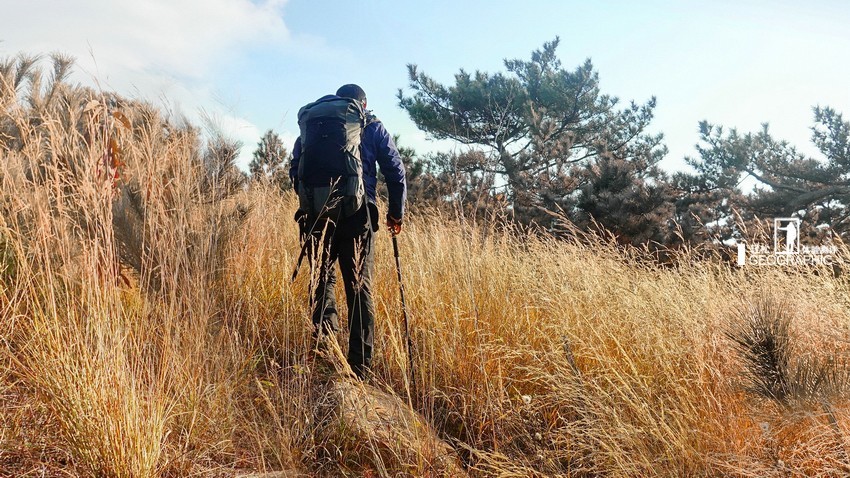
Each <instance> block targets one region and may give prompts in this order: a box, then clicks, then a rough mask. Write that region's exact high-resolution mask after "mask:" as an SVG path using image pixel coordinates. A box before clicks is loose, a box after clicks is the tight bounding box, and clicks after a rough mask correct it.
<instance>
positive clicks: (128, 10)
mask: <svg viewBox="0 0 850 478" xmlns="http://www.w3.org/2000/svg"><path fill="white" fill-rule="evenodd" d="M285 1H286V0H256V1H251V0H144V1H127V0H86V1H84V2H71V1H56V0H28V1H25V2H15V3H14V5H13V6H6V7H5V8H4V15H3V16H2V17H0V41H2V42H0V56H8V55H15V54H17V53H19V52H28V53H38V54H43V53H49V52H53V51H59V52H62V53H68V54H70V55H72V56H74V57H76V59H77V63H76V64H77V67H76V68H75V70H76V71H77V73H76V76H75V77H74V79H75V80H76V81H81V82H83V83H86V84H92V83H98V84H100V85H101V86H102V87H103V88H104V89H109V90H115V91H117V92H119V93H122V94H124V95H128V96H133V97H137V98H143V99H147V100H150V101H153V102H154V103H157V104H159V105H160V106H164V107H166V108H169V109H173V108H176V109H177V110H179V111H183V112H185V114H186V115H187V116H188V117H189V118H190V119H191V120H193V121H197V120H199V119H200V111H201V109H204V110H206V111H207V112H208V113H209V114H210V115H211V116H213V117H219V118H229V119H227V120H226V121H223V122H222V124H221V127H222V130H223V131H224V132H225V133H227V134H229V135H230V136H232V137H234V138H239V139H242V140H243V142H245V143H246V146H253V143H255V142H256V139H253V138H252V139H251V140H250V141H249V140H248V139H249V136H250V135H254V134H256V135H257V136H258V132H257V128H256V127H255V126H253V125H251V124H250V122H248V121H247V120H245V119H244V118H239V116H238V112H234V111H233V110H232V108H228V107H226V106H225V105H221V104H220V102H219V101H218V100H217V97H216V95H215V93H214V92H215V86H214V84H213V81H212V80H211V77H212V76H213V73H214V72H215V70H216V68H221V67H222V66H223V65H227V64H228V62H229V61H231V60H233V59H234V58H237V57H238V55H239V54H240V53H242V52H244V51H245V50H247V49H250V48H254V47H257V48H259V47H263V46H268V45H276V44H277V45H284V44H286V43H287V42H288V41H289V39H290V34H289V31H288V29H287V28H286V25H285V23H284V21H283V18H282V14H281V11H282V7H283V5H284V3H285ZM229 128H234V130H232V131H231V130H230V129H229ZM245 149H251V148H248V147H246V148H245ZM249 156H250V152H248V153H247V154H245V152H244V151H243V157H249Z"/></svg>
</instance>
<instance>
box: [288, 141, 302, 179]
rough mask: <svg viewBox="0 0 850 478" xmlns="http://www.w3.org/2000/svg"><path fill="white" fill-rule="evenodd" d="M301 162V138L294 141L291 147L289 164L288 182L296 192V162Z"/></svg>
mask: <svg viewBox="0 0 850 478" xmlns="http://www.w3.org/2000/svg"><path fill="white" fill-rule="evenodd" d="M299 161H301V137H300V136H299V137H298V138H297V139H296V140H295V145H294V146H293V147H292V161H290V163H289V180H290V181H291V182H292V188H293V189H295V190H296V191H298V162H299Z"/></svg>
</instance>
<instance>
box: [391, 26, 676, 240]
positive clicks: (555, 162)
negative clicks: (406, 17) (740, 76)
mask: <svg viewBox="0 0 850 478" xmlns="http://www.w3.org/2000/svg"><path fill="white" fill-rule="evenodd" d="M558 43H559V40H558V39H557V38H556V39H555V40H554V41H552V42H548V43H546V44H544V45H543V48H542V49H541V50H537V51H535V52H533V53H532V55H531V60H530V61H525V60H506V61H505V67H506V69H507V72H504V73H503V72H499V73H494V74H490V73H486V72H480V71H476V72H475V73H474V74H470V73H468V72H466V71H464V70H461V71H460V72H459V73H457V74H456V75H455V83H454V85H451V86H444V85H442V84H440V83H438V82H436V81H435V80H434V79H432V78H430V77H429V76H427V75H426V74H424V73H422V72H420V71H419V69H418V68H417V67H416V66H415V65H409V66H408V73H409V79H410V88H411V89H412V90H413V94H412V96H406V95H405V94H404V93H403V92H402V91H399V93H398V98H399V104H400V106H401V107H402V108H404V109H405V110H406V111H407V112H408V114H409V115H410V117H411V118H412V119H413V121H414V122H415V123H416V125H417V126H418V127H419V128H420V129H422V130H424V131H426V132H427V133H429V134H430V135H431V136H433V137H434V138H437V139H451V140H455V141H457V142H459V143H461V144H464V145H468V146H469V147H470V151H469V152H467V153H465V154H463V155H458V156H455V157H454V158H452V159H453V160H452V161H447V162H444V163H445V164H444V166H450V167H452V168H454V170H453V171H446V170H444V171H443V173H444V174H446V175H451V174H453V173H454V174H456V175H458V173H459V175H458V176H456V177H458V178H459V179H460V181H458V184H459V185H461V186H462V185H464V184H470V185H471V186H472V187H474V188H480V187H482V185H483V186H484V187H486V188H489V191H488V194H490V195H491V196H494V197H495V196H497V195H498V194H500V193H506V195H507V199H508V201H509V203H510V208H511V210H512V212H513V214H514V216H515V217H516V218H517V219H519V220H521V221H523V222H526V223H531V222H535V223H537V224H541V225H547V226H548V225H551V224H552V222H553V221H554V219H553V216H552V215H551V214H548V213H547V212H557V213H562V214H564V215H566V218H567V219H568V220H571V221H574V222H578V223H580V225H581V226H583V227H590V226H591V225H592V223H593V222H594V221H597V222H599V223H602V224H605V225H606V226H607V227H608V228H610V229H611V230H612V232H614V233H615V234H622V236H623V238H626V239H627V241H626V242H635V241H636V242H644V241H650V240H651V241H656V242H665V241H667V240H668V239H669V233H670V231H671V230H672V229H671V228H670V227H669V225H668V224H667V222H668V220H669V219H672V210H671V209H670V205H669V204H668V203H670V202H672V201H673V198H671V197H666V195H667V194H669V193H672V189H671V188H669V187H667V186H666V183H667V178H666V176H665V175H664V174H663V173H662V172H661V170H660V169H659V168H658V167H657V166H656V165H657V163H658V161H659V160H660V159H661V158H662V157H663V156H664V154H666V147H664V146H663V144H662V142H661V141H662V136H661V135H649V134H647V133H646V128H647V126H648V125H649V122H650V120H651V119H652V116H653V109H654V108H655V98H652V99H650V100H649V101H648V102H647V103H645V104H643V105H638V104H636V103H634V102H632V103H631V104H630V105H628V106H626V107H624V108H622V109H621V108H620V107H619V100H618V99H617V98H616V97H612V96H608V95H604V94H602V93H601V92H600V90H599V76H598V73H597V72H596V71H595V70H594V69H593V65H592V64H591V62H590V60H587V61H586V62H585V63H584V64H582V65H580V66H578V67H577V68H575V69H574V70H572V71H569V70H566V69H564V68H563V67H562V66H561V62H560V60H558V58H557V56H556V54H555V51H556V49H557V46H558ZM442 159H446V158H445V157H444V158H442ZM614 170H616V171H617V172H616V174H614V175H612V174H609V173H611V172H612V171H614ZM602 171H606V172H605V173H602ZM615 176H616V178H617V179H616V182H611V183H605V182H606V181H609V180H612V179H613V178H614V177H615ZM602 191H605V193H604V195H606V196H610V195H615V196H623V197H617V198H609V199H611V200H608V199H606V201H607V205H606V206H605V207H598V205H597V204H596V201H597V200H600V199H601V197H600V196H599V195H600V194H602ZM471 192H473V190H471V189H468V190H466V191H458V192H457V193H456V195H455V196H458V195H460V196H462V195H464V194H467V193H471ZM472 196H473V197H474V199H475V201H476V202H477V203H480V202H481V201H480V199H481V197H480V195H479V194H473V195H472ZM612 208H614V209H612ZM616 208H620V209H616ZM632 214H634V215H639V216H640V217H641V218H642V219H641V221H643V222H641V224H642V225H641V226H640V227H642V228H645V230H641V231H637V230H635V228H636V227H638V226H637V223H636V222H635V221H634V220H632V219H627V216H628V215H632ZM652 221H655V222H653V223H652V224H650V223H649V222H652Z"/></svg>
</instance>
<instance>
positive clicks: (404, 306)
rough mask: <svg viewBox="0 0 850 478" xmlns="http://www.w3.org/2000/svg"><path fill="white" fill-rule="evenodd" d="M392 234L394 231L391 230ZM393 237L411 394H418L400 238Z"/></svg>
mask: <svg viewBox="0 0 850 478" xmlns="http://www.w3.org/2000/svg"><path fill="white" fill-rule="evenodd" d="M391 234H392V232H391ZM392 238H393V255H395V270H396V274H397V275H398V288H399V292H400V294H401V315H402V316H403V317H404V337H405V339H406V340H407V361H408V367H409V368H410V388H411V395H416V382H414V381H413V378H414V373H413V344H412V343H411V341H410V329H409V327H408V324H407V304H405V301H404V282H402V280H401V259H399V257H398V238H397V237H396V235H395V234H392Z"/></svg>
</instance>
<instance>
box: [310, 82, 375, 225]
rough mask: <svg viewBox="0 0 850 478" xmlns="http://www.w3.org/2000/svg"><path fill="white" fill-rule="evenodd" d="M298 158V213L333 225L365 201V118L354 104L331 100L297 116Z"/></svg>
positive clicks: (358, 208)
mask: <svg viewBox="0 0 850 478" xmlns="http://www.w3.org/2000/svg"><path fill="white" fill-rule="evenodd" d="M298 127H299V128H300V130H301V157H300V161H299V163H298V201H299V208H298V209H299V212H301V213H303V214H305V215H306V216H307V217H308V218H310V220H311V222H313V221H317V220H319V219H331V220H338V219H341V218H345V217H349V216H352V215H354V213H356V212H357V211H359V210H360V208H361V207H363V205H364V204H365V202H366V199H365V198H366V192H365V188H364V185H363V163H362V162H361V159H360V141H361V138H362V135H363V129H364V128H365V127H366V115H365V114H364V112H363V109H362V108H361V107H360V104H359V103H358V102H357V100H354V99H350V98H341V97H338V96H333V97H330V98H323V99H320V100H318V101H315V102H313V103H310V104H308V105H306V106H304V107H303V108H301V109H300V110H299V111H298Z"/></svg>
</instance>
